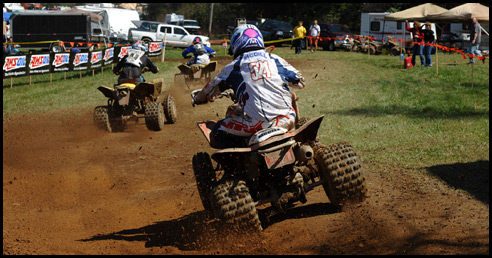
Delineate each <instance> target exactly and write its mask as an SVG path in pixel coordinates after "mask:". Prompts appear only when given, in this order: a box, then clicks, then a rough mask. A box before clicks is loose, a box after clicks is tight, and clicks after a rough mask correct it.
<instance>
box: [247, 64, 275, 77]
mask: <svg viewBox="0 0 492 258" xmlns="http://www.w3.org/2000/svg"><path fill="white" fill-rule="evenodd" d="M248 67H249V73H250V74H251V79H252V80H253V81H258V80H261V79H271V78H272V72H271V71H270V67H269V66H268V60H263V61H258V62H252V63H249V65H248Z"/></svg>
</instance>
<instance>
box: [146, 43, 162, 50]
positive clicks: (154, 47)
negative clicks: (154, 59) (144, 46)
mask: <svg viewBox="0 0 492 258" xmlns="http://www.w3.org/2000/svg"><path fill="white" fill-rule="evenodd" d="M161 46H162V44H161V42H150V43H149V52H157V51H159V50H161V48H162V47H161Z"/></svg>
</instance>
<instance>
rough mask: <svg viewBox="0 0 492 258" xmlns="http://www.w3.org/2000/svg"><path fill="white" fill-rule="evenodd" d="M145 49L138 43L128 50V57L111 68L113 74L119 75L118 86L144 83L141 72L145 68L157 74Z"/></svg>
mask: <svg viewBox="0 0 492 258" xmlns="http://www.w3.org/2000/svg"><path fill="white" fill-rule="evenodd" d="M146 51H147V49H146V48H145V46H143V45H142V44H141V43H140V42H139V41H137V43H135V44H133V45H132V49H129V50H128V55H126V56H125V57H123V59H121V61H120V62H118V64H117V65H116V66H115V67H114V68H113V73H114V74H116V75H118V74H119V75H120V76H119V77H118V84H122V83H133V84H139V83H141V82H145V79H144V78H143V76H142V70H143V69H144V68H145V67H147V68H148V69H150V71H152V73H157V72H159V68H158V67H157V66H155V65H154V63H153V62H152V60H150V58H148V57H147V55H146V54H145V52H146ZM120 70H121V71H120Z"/></svg>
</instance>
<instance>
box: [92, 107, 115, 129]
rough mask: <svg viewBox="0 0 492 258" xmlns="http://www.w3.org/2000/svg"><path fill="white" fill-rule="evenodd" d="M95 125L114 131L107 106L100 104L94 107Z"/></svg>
mask: <svg viewBox="0 0 492 258" xmlns="http://www.w3.org/2000/svg"><path fill="white" fill-rule="evenodd" d="M94 125H95V126H96V127H97V128H99V129H103V130H106V131H108V132H110V133H111V132H112V131H113V130H112V128H111V123H110V122H109V114H108V107H107V106H98V107H96V108H95V109H94Z"/></svg>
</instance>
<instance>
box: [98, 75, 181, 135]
mask: <svg viewBox="0 0 492 258" xmlns="http://www.w3.org/2000/svg"><path fill="white" fill-rule="evenodd" d="M162 83H163V80H162V79H157V80H153V81H152V82H149V83H148V82H142V83H139V84H138V85H135V84H133V83H122V84H119V85H118V84H115V85H114V88H110V87H106V86H99V87H98V88H97V89H98V90H100V91H101V92H102V93H103V94H104V96H106V97H107V98H108V104H107V105H106V106H98V107H96V108H95V109H94V124H95V125H96V126H97V127H98V128H101V129H104V130H107V131H109V132H118V131H123V130H124V129H125V126H126V123H127V122H128V121H129V120H135V121H136V122H138V118H141V117H144V118H145V124H146V126H147V129H149V130H151V131H160V130H162V129H163V127H164V122H165V121H164V118H165V120H166V121H167V123H171V124H174V123H175V122H176V119H177V109H176V105H175V103H174V98H173V96H172V95H163V94H162Z"/></svg>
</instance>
